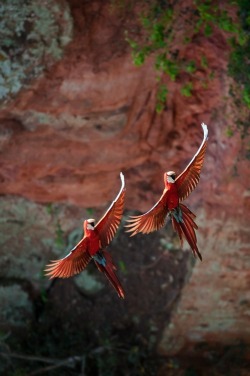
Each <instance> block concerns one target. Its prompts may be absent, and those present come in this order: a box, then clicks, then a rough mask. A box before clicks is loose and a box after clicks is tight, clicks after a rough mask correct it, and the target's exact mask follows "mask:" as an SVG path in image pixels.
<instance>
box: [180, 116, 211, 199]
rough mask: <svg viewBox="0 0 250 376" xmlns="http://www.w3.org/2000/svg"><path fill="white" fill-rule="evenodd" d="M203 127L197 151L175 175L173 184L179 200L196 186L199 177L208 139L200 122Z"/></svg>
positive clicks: (205, 129) (185, 196)
mask: <svg viewBox="0 0 250 376" xmlns="http://www.w3.org/2000/svg"><path fill="white" fill-rule="evenodd" d="M201 126H202V128H203V134H204V137H203V141H202V143H201V146H200V147H199V149H198V151H197V153H196V154H195V155H194V157H193V159H192V160H191V162H190V163H189V164H188V166H187V167H186V168H185V170H184V171H183V172H182V173H181V174H180V175H179V176H178V177H177V179H176V180H175V184H176V186H177V189H178V194H179V200H180V201H183V200H184V199H185V198H187V197H188V196H189V195H190V193H191V192H192V191H193V190H194V189H195V187H196V186H197V184H198V182H199V179H200V172H201V168H202V165H203V162H204V157H205V152H206V148H207V141H208V130H207V126H206V124H204V123H202V124H201Z"/></svg>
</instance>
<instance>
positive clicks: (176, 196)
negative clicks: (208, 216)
mask: <svg viewBox="0 0 250 376" xmlns="http://www.w3.org/2000/svg"><path fill="white" fill-rule="evenodd" d="M201 126H202V128H203V141H202V143H201V146H200V148H199V149H198V151H197V153H196V154H195V155H194V157H193V159H192V160H191V162H190V163H189V164H188V166H187V167H186V168H185V170H184V171H183V172H182V173H181V174H180V175H179V176H178V177H177V178H176V174H175V172H174V171H168V172H165V173H164V184H165V188H164V191H163V193H162V196H161V198H160V199H159V201H158V202H157V203H156V204H155V205H154V206H153V207H152V209H150V210H149V211H148V212H146V213H145V214H142V215H138V216H132V217H130V219H129V220H128V222H129V224H128V225H127V226H126V227H128V228H129V230H128V232H132V234H131V236H134V235H136V234H137V233H139V232H142V233H143V234H148V233H149V232H152V231H156V230H159V229H160V228H161V227H163V226H164V224H165V219H166V216H167V215H168V216H169V217H170V218H171V220H172V225H173V229H174V230H175V231H176V232H177V233H178V235H179V238H180V241H181V246H182V245H183V237H184V238H186V240H187V242H188V243H189V245H190V247H191V249H192V251H193V254H194V256H196V255H197V256H198V257H199V259H200V260H202V257H201V254H200V252H199V250H198V247H197V239H196V233H195V230H197V229H198V226H197V225H196V223H195V222H194V218H195V215H194V214H193V213H192V212H191V211H190V210H189V209H188V208H187V207H186V206H185V205H183V204H181V203H180V202H181V201H183V200H184V199H186V198H187V197H188V196H189V194H190V193H191V192H192V191H193V190H194V189H195V187H196V186H197V184H198V182H199V179H200V172H201V168H202V165H203V161H204V156H205V151H206V148H207V141H208V129H207V126H206V124H204V123H202V124H201Z"/></svg>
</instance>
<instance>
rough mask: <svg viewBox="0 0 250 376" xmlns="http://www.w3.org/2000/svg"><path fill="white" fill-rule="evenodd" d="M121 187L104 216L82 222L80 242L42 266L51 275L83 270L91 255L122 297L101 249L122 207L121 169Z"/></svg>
mask: <svg viewBox="0 0 250 376" xmlns="http://www.w3.org/2000/svg"><path fill="white" fill-rule="evenodd" d="M120 178H121V189H120V191H119V193H118V195H117V197H116V198H115V200H114V201H113V202H112V204H111V205H110V207H109V208H108V210H107V211H106V213H105V214H104V216H103V217H102V218H101V219H100V220H99V222H98V223H97V224H95V220H94V219H87V220H85V221H84V222H83V230H84V236H83V238H82V239H81V240H80V241H79V243H78V244H77V245H76V246H75V247H74V248H73V249H72V250H71V251H70V252H69V254H68V255H67V256H66V257H64V258H63V259H60V260H54V261H51V263H50V264H48V265H47V268H46V269H45V271H46V275H47V276H50V278H55V277H59V278H68V277H71V276H73V275H75V274H78V273H80V272H81V271H83V270H84V269H85V268H86V266H87V265H88V263H89V262H90V261H91V259H93V260H94V262H95V264H96V266H97V268H98V270H99V271H100V272H103V273H104V274H105V275H106V277H107V278H108V280H109V282H110V283H111V285H112V286H113V287H114V288H115V290H116V291H117V293H118V296H119V297H120V298H123V299H124V296H125V295H124V290H123V288H122V286H121V283H120V281H119V279H118V277H117V275H116V273H115V270H116V266H115V265H114V263H113V261H112V258H111V255H110V254H109V253H108V252H107V251H106V250H105V249H104V248H106V247H107V245H108V244H109V243H110V242H111V241H112V239H113V238H114V236H115V233H116V231H117V229H118V226H119V225H120V222H121V217H122V214H123V209H124V198H125V181H124V175H123V174H122V173H120Z"/></svg>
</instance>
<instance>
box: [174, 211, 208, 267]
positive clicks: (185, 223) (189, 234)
mask: <svg viewBox="0 0 250 376" xmlns="http://www.w3.org/2000/svg"><path fill="white" fill-rule="evenodd" d="M194 218H195V215H194V213H192V212H191V210H189V209H188V208H187V207H186V206H185V205H183V204H179V207H178V208H177V209H174V210H173V211H172V212H171V219H172V225H173V229H174V230H175V231H176V232H177V233H178V235H179V238H180V241H181V246H182V245H183V236H184V237H185V238H186V240H187V242H188V244H189V245H190V247H191V249H192V251H193V254H194V256H198V257H199V259H200V260H201V261H202V256H201V254H200V252H199V250H198V247H197V238H196V234H195V230H197V229H198V226H197V224H196V223H195V222H194Z"/></svg>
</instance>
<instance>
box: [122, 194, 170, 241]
mask: <svg viewBox="0 0 250 376" xmlns="http://www.w3.org/2000/svg"><path fill="white" fill-rule="evenodd" d="M166 194H167V192H164V193H163V194H162V196H161V198H160V200H159V201H158V202H157V203H156V204H155V205H154V206H153V207H152V209H150V210H149V211H148V212H147V213H145V214H142V215H136V216H132V217H130V218H131V219H129V220H128V222H129V224H128V225H127V226H126V227H128V228H129V230H128V232H132V234H131V236H134V235H136V234H137V233H138V232H142V233H143V234H148V233H149V232H152V231H156V230H159V229H160V228H161V227H163V226H164V224H165V218H166V215H167V213H168V208H167V206H166V205H164V204H163V198H164V196H165V195H166Z"/></svg>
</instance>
